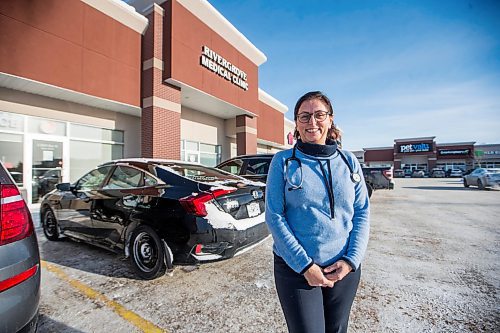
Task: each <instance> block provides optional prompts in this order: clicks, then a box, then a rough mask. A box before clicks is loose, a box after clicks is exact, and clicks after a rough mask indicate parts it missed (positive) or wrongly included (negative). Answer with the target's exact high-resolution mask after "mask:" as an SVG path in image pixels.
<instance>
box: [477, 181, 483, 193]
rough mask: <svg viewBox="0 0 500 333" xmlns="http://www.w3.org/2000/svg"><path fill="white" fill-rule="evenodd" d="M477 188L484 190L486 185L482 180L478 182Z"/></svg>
mask: <svg viewBox="0 0 500 333" xmlns="http://www.w3.org/2000/svg"><path fill="white" fill-rule="evenodd" d="M477 187H479V189H480V190H484V184H483V182H482V181H481V179H478V180H477Z"/></svg>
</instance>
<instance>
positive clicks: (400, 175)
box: [394, 169, 405, 178]
mask: <svg viewBox="0 0 500 333" xmlns="http://www.w3.org/2000/svg"><path fill="white" fill-rule="evenodd" d="M404 177H405V171H404V170H403V169H396V170H394V178H404Z"/></svg>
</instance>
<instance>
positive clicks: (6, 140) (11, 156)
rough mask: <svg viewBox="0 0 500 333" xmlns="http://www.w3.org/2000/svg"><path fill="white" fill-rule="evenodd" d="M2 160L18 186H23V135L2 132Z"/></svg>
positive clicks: (0, 135)
mask: <svg viewBox="0 0 500 333" xmlns="http://www.w3.org/2000/svg"><path fill="white" fill-rule="evenodd" d="M0 160H1V161H2V163H3V165H4V166H5V167H6V168H7V170H9V172H10V174H11V175H12V178H14V181H15V182H16V184H17V185H18V186H21V187H22V186H23V135H21V134H11V133H0Z"/></svg>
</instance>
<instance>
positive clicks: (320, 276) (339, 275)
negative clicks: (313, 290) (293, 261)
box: [304, 260, 352, 288]
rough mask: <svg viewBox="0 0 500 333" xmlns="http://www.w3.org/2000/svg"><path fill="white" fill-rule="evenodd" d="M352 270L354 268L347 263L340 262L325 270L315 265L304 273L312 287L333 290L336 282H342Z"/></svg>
mask: <svg viewBox="0 0 500 333" xmlns="http://www.w3.org/2000/svg"><path fill="white" fill-rule="evenodd" d="M351 270H352V267H351V266H350V265H349V264H348V263H347V262H345V261H344V260H339V261H337V262H335V263H333V264H332V265H330V266H328V267H326V268H324V269H322V268H321V267H319V266H318V265H316V264H313V265H312V266H311V267H309V269H308V270H307V271H306V272H305V273H304V277H305V278H306V280H307V283H308V284H309V285H310V286H311V287H330V288H332V287H333V285H334V284H335V282H338V281H340V280H342V279H343V278H344V277H345V276H346V275H347V274H349V272H350V271H351Z"/></svg>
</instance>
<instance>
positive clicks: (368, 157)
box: [365, 148, 394, 162]
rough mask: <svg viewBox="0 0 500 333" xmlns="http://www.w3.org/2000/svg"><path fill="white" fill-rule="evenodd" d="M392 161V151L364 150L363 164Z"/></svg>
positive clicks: (390, 149)
mask: <svg viewBox="0 0 500 333" xmlns="http://www.w3.org/2000/svg"><path fill="white" fill-rule="evenodd" d="M393 160H394V149H393V148H387V149H377V150H371V149H370V150H366V151H365V162H375V161H393Z"/></svg>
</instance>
